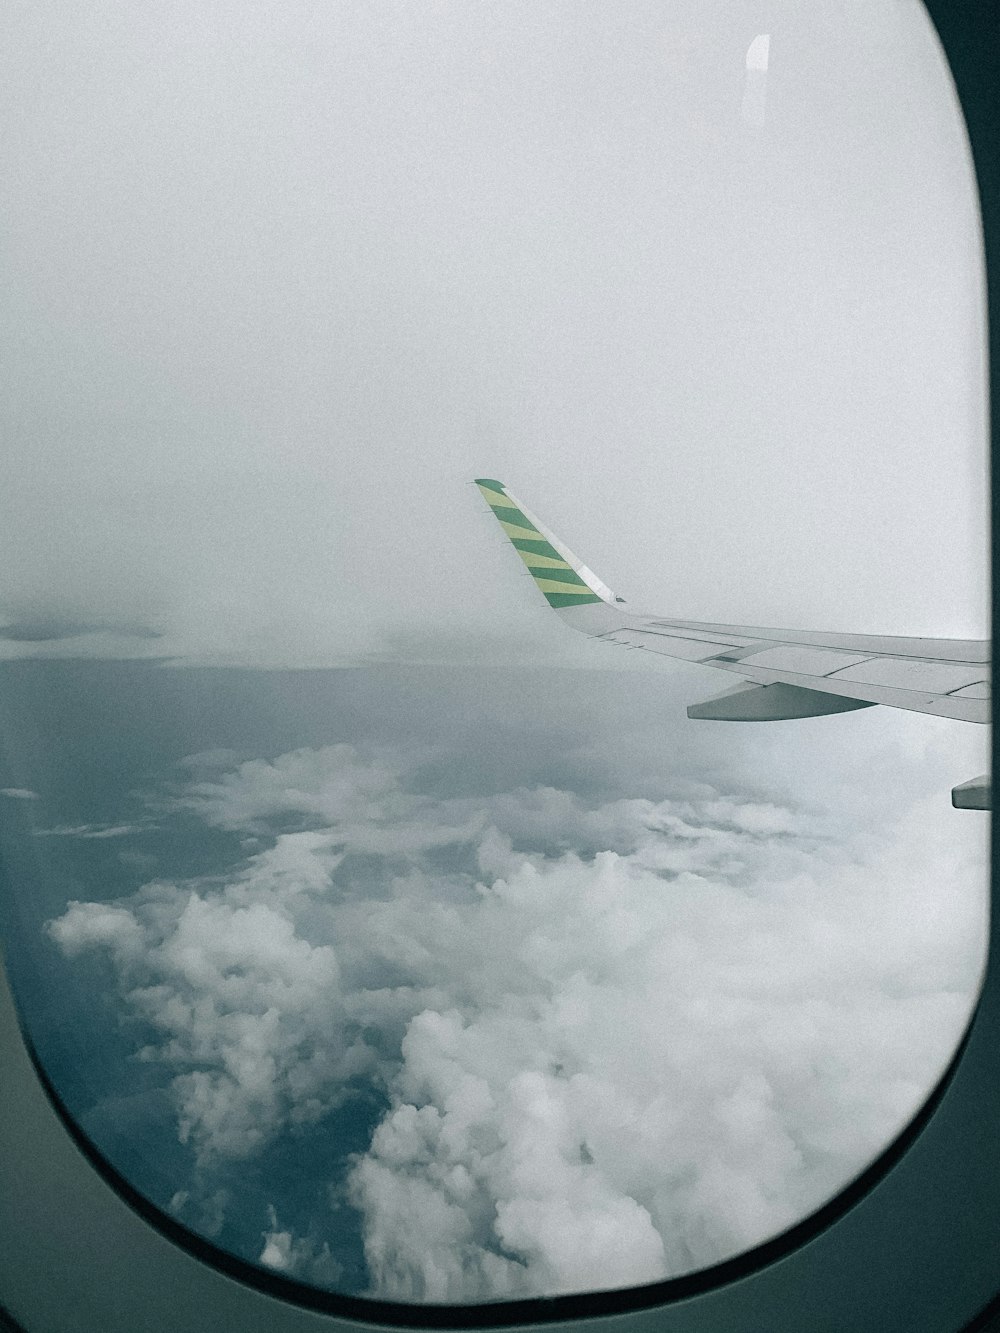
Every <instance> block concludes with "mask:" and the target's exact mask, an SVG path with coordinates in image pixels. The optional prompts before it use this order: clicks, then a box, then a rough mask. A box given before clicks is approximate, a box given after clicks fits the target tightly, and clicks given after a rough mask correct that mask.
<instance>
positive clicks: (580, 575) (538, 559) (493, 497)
mask: <svg viewBox="0 0 1000 1333" xmlns="http://www.w3.org/2000/svg"><path fill="white" fill-rule="evenodd" d="M476 485H477V486H478V487H479V490H480V493H481V494H482V497H483V499H484V500H485V501H486V503H487V504H488V505H489V507H490V508H491V509H492V510H493V513H494V514H495V515H496V517H497V519H498V521H499V523H500V526H501V527H502V528H503V530H504V532H505V533H506V534H507V536H508V538H509V539H510V542H511V545H512V546H513V547H514V549H515V550H516V551H517V553H518V555H519V556H520V557H521V559H522V560H523V561H524V563H525V564H526V565H527V567H528V572H529V574H530V575H531V577H532V578H533V579H534V580H535V582H536V583H537V585H538V588H539V591H540V592H541V593H542V594H543V595H544V597H545V600H546V601H547V602H548V604H549V606H551V607H554V608H555V609H556V610H560V609H561V608H563V607H566V606H583V605H585V604H586V603H588V602H612V603H613V602H615V601H616V600H617V601H620V600H621V599H620V598H616V597H615V595H614V593H613V592H612V591H611V589H610V588H609V587H608V586H607V584H606V583H602V582H601V580H600V579H599V578H598V577H597V575H596V574H594V573H593V571H592V570H589V569H588V568H587V566H586V565H585V564H583V563H582V562H581V561H580V560H578V559H577V558H576V556H575V555H574V554H573V552H572V551H570V550H569V549H568V547H565V546H564V545H563V544H562V542H561V541H560V540H559V539H558V537H556V536H555V534H554V533H551V532H550V531H549V530H548V528H546V527H545V526H544V525H543V524H542V523H541V522H540V521H539V520H538V519H537V518H535V516H534V514H532V513H531V512H530V510H528V509H526V508H525V506H524V505H523V504H521V502H520V500H515V498H514V497H513V496H512V495H511V493H510V491H508V490H507V488H506V487H505V486H504V484H503V482H500V481H493V480H492V479H491V478H489V477H477V478H476Z"/></svg>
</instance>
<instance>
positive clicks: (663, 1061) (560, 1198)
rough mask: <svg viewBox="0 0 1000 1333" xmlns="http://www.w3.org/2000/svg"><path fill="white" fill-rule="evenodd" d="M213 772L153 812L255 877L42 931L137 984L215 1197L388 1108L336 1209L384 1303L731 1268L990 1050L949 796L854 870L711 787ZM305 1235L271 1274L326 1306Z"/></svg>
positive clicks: (842, 847)
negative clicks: (205, 828)
mask: <svg viewBox="0 0 1000 1333" xmlns="http://www.w3.org/2000/svg"><path fill="white" fill-rule="evenodd" d="M420 758H421V760H423V759H425V758H426V756H423V755H422V756H421V757H420ZM226 762H227V760H226V756H217V757H216V759H215V760H213V762H212V763H207V762H206V763H202V764H200V765H194V764H192V765H190V766H189V768H188V772H189V773H192V774H194V776H195V780H193V781H189V782H187V783H186V784H185V786H184V787H183V788H182V789H181V790H179V791H175V792H174V793H173V795H172V796H171V797H170V798H169V800H167V799H165V801H164V804H166V805H169V804H171V803H172V805H173V808H181V809H183V810H185V811H186V812H188V813H191V812H195V813H197V814H198V815H199V816H200V818H201V819H202V820H203V821H204V822H205V823H206V824H208V825H211V826H213V827H218V828H224V829H228V830H231V831H234V832H245V833H248V834H253V835H255V836H259V837H261V838H262V839H264V840H265V841H266V842H267V843H268V844H269V845H267V846H265V848H264V850H261V851H259V852H257V853H256V854H254V855H251V856H249V857H248V858H247V859H246V860H245V861H243V862H242V863H241V864H240V865H239V866H237V867H235V868H234V869H233V870H232V871H230V872H228V873H227V874H225V875H223V876H220V877H215V878H201V879H195V880H189V881H183V882H156V883H152V884H149V885H147V886H145V887H144V888H143V889H142V890H140V891H139V893H137V894H135V895H133V896H132V897H130V898H128V899H124V900H122V901H120V902H118V903H109V904H108V903H106V904H99V903H72V904H70V905H69V907H68V909H67V911H66V912H65V913H64V914H63V915H62V916H61V917H59V918H58V919H57V920H56V921H54V922H52V923H51V925H50V930H51V932H52V935H53V937H54V938H55V940H56V941H57V943H59V944H60V946H61V947H62V948H63V949H64V950H65V951H66V952H67V953H70V954H71V953H75V952H79V951H80V950H82V949H86V948H101V949H104V950H106V951H107V952H108V954H109V956H110V957H111V958H112V960H113V961H114V964H115V966H116V969H117V973H118V978H119V983H120V986H121V988H122V992H123V994H124V996H125V998H126V1001H127V1004H128V1006H129V1008H130V1010H131V1011H132V1012H133V1013H134V1014H135V1015H137V1016H139V1017H142V1018H143V1019H145V1020H146V1022H147V1024H148V1025H149V1029H150V1033H151V1036H150V1039H149V1040H148V1042H147V1044H146V1046H145V1047H144V1049H143V1051H142V1057H143V1058H144V1059H146V1060H153V1061H158V1062H161V1063H163V1064H164V1065H165V1066H166V1067H167V1069H168V1070H169V1071H170V1073H171V1077H172V1089H173V1095H174V1098H175V1105H176V1114H177V1127H178V1133H179V1134H180V1136H181V1137H182V1138H183V1139H185V1140H186V1141H187V1142H189V1143H190V1144H191V1145H192V1146H193V1148H194V1149H195V1151H196V1154H197V1158H198V1163H199V1171H200V1173H201V1174H200V1176H199V1183H198V1185H197V1188H198V1189H199V1190H200V1191H202V1192H204V1193H207V1194H210V1193H211V1188H210V1187H211V1182H212V1180H213V1174H212V1173H213V1170H214V1169H215V1167H216V1166H217V1165H219V1166H221V1164H224V1163H227V1162H228V1163H233V1162H239V1161H246V1162H250V1161H255V1162H264V1161H266V1159H267V1154H268V1152H269V1150H271V1149H272V1148H273V1147H274V1146H275V1145H276V1144H278V1143H279V1141H280V1139H281V1137H282V1136H283V1135H285V1134H288V1133H291V1134H301V1133H306V1132H308V1131H309V1128H310V1126H318V1125H321V1124H322V1122H323V1118H324V1116H326V1115H327V1114H328V1113H329V1112H330V1111H331V1110H332V1109H334V1108H336V1107H337V1106H340V1105H342V1104H343V1103H344V1101H345V1100H346V1099H349V1098H350V1097H351V1096H352V1095H355V1094H356V1093H358V1091H359V1090H360V1089H362V1088H369V1089H370V1088H371V1087H373V1086H374V1087H375V1088H377V1089H379V1090H380V1093H381V1095H382V1096H383V1097H384V1105H385V1110H384V1113H382V1114H381V1116H380V1119H379V1121H378V1123H377V1125H376V1127H375V1130H374V1133H373V1135H372V1137H371V1141H370V1143H369V1144H368V1146H367V1147H366V1149H365V1150H364V1151H362V1152H360V1153H358V1154H356V1155H355V1157H354V1159H353V1161H352V1163H351V1165H350V1169H349V1172H348V1175H347V1178H346V1180H344V1179H341V1180H339V1181H336V1180H334V1181H331V1184H332V1186H333V1187H334V1188H335V1189H342V1190H344V1189H346V1193H347V1197H348V1198H349V1200H350V1202H352V1203H353V1204H354V1206H355V1207H356V1208H358V1209H359V1210H360V1213H361V1216H362V1225H363V1229H364V1245H365V1255H366V1259H367V1264H368V1269H369V1273H370V1279H371V1284H370V1291H371V1293H372V1294H375V1295H378V1296H381V1297H388V1298H392V1299H399V1300H414V1301H463V1302H474V1301H479V1300H489V1299H503V1298H507V1297H515V1296H522V1295H529V1294H534V1295H537V1294H556V1293H559V1292H569V1291H580V1290H588V1289H592V1288H594V1287H602V1288H610V1287H615V1286H622V1285H633V1284H637V1283H642V1282H648V1281H652V1280H655V1279H658V1278H662V1277H666V1276H669V1275H673V1274H677V1273H681V1272H685V1271H690V1270H691V1269H694V1268H698V1267H702V1266H704V1265H706V1264H710V1263H712V1262H715V1261H717V1260H720V1259H723V1258H725V1257H728V1256H730V1255H733V1254H735V1253H738V1252H739V1251H741V1250H743V1249H745V1248H747V1247H748V1246H750V1245H753V1244H755V1243H757V1242H759V1241H762V1240H764V1239H765V1238H766V1237H768V1236H770V1235H773V1234H775V1233H776V1232H777V1231H780V1230H781V1229H783V1228H784V1227H786V1226H788V1225H790V1224H791V1223H793V1222H794V1221H796V1220H797V1219H799V1218H801V1217H802V1216H804V1215H805V1214H807V1213H808V1212H810V1211H811V1210H813V1209H814V1208H816V1207H817V1206H818V1205H819V1204H821V1203H822V1202H823V1201H824V1200H825V1199H826V1198H828V1197H830V1195H832V1194H833V1193H834V1192H835V1191H836V1190H837V1189H838V1188H840V1187H841V1186H843V1185H844V1184H845V1183H846V1182H847V1181H848V1180H849V1179H851V1177H852V1176H854V1175H855V1174H856V1173H857V1172H858V1171H859V1170H861V1169H862V1168H863V1167H864V1165H865V1164H866V1163H867V1162H868V1161H869V1160H870V1159H871V1158H872V1157H873V1156H874V1155H875V1154H876V1153H877V1152H878V1151H879V1150H880V1149H881V1148H882V1147H883V1146H884V1145H885V1144H886V1143H887V1142H888V1141H889V1140H890V1139H891V1138H892V1136H893V1135H894V1134H895V1133H896V1132H897V1131H898V1130H899V1129H900V1128H901V1127H902V1125H903V1124H904V1123H905V1121H906V1120H907V1119H908V1117H909V1116H910V1115H911V1114H912V1113H913V1112H914V1111H915V1109H916V1108H917V1107H918V1105H919V1104H920V1102H921V1100H922V1099H923V1097H924V1096H925V1095H926V1093H927V1092H928V1091H929V1089H930V1087H931V1086H932V1084H933V1083H934V1081H935V1079H936V1077H937V1075H938V1073H939V1072H940V1070H941V1069H942V1068H943V1066H944V1064H945V1062H946V1061H947V1059H948V1057H949V1055H950V1053H951V1051H952V1050H953V1049H954V1046H955V1044H956V1042H957V1040H958V1038H959V1036H960V1034H961V1031H962V1028H963V1025H964V1023H965V1022H966V1020H967V1017H968V1014H969V1011H970V1007H971V1004H972V1001H973V996H974V993H975V989H976V985H977V982H978V977H979V971H980V968H981V964H982V957H983V947H984V943H983V942H984V913H985V884H986V872H985V865H986V862H985V841H984V833H983V830H982V829H981V827H980V825H979V824H973V823H972V822H970V821H969V819H967V818H964V817H956V816H955V814H954V812H953V811H952V810H951V809H950V808H949V807H948V805H947V801H946V800H945V799H942V797H941V795H940V793H936V794H935V795H934V796H933V797H931V798H927V799H924V798H919V799H917V800H915V801H910V802H909V806H908V808H904V809H903V810H902V811H901V812H897V814H896V816H895V818H894V820H893V821H892V822H890V823H887V824H886V825H885V826H884V827H883V828H882V829H881V831H874V830H873V829H872V828H870V827H868V828H865V829H864V831H863V832H861V833H858V834H856V835H855V836H853V837H852V838H848V839H843V838H838V837H835V836H833V834H834V833H837V832H838V831H840V832H842V829H839V826H838V825H837V824H836V822H835V821H834V822H831V821H830V820H829V819H827V818H826V817H824V816H822V815H819V814H809V813H808V812H804V811H802V810H799V809H795V808H793V807H792V806H791V805H789V804H783V803H781V802H780V801H778V800H770V801H755V800H747V799H745V798H742V797H739V796H737V795H735V794H733V793H730V792H728V791H726V790H724V789H722V788H721V787H720V788H717V789H712V788H710V787H709V786H708V785H707V784H704V783H703V784H702V785H701V788H700V790H701V795H700V796H690V797H688V798H687V799H680V798H668V799H662V800H654V799H650V798H645V797H644V798H620V797H619V798H610V799H609V798H608V797H607V796H597V795H595V796H592V797H589V798H585V797H583V796H581V795H580V794H579V793H576V792H573V791H570V790H566V789H562V788H557V787H553V786H535V787H516V786H515V787H511V788H510V789H507V790H501V791H497V792H492V793H489V794H485V795H479V796H466V795H459V796H439V797H434V796H429V795H427V794H426V792H424V791H421V789H420V788H421V782H420V780H419V779H420V765H419V764H418V763H416V762H415V761H414V759H413V757H412V756H411V758H410V760H409V761H406V760H405V759H404V758H403V757H401V756H400V754H399V753H397V752H394V751H392V750H391V749H385V750H382V751H378V752H375V751H371V752H363V751H361V750H359V749H357V748H355V747H352V746H348V745H334V746H328V747H325V748H321V749H315V750H305V749H302V750H296V751H292V752H289V753H288V754H285V755H281V756H279V757H278V758H276V759H274V760H273V761H265V760H250V761H247V762H243V763H236V762H233V761H230V766H229V767H226ZM288 830H290V831H288ZM189 1188H192V1189H194V1188H195V1186H189ZM271 1197H272V1198H277V1196H276V1195H275V1194H272V1196H271ZM274 1207H275V1208H276V1209H278V1210H279V1211H284V1210H285V1204H283V1203H281V1202H280V1201H279V1202H276V1203H275V1205H274ZM313 1225H314V1227H315V1228H316V1234H315V1235H313V1234H312V1233H310V1237H309V1239H308V1245H309V1246H310V1247H311V1248H310V1249H309V1250H308V1254H307V1253H306V1250H305V1249H303V1248H302V1247H301V1246H300V1247H299V1249H296V1244H297V1242H296V1241H295V1238H294V1236H293V1229H292V1228H290V1227H289V1226H288V1225H287V1224H286V1225H283V1226H279V1225H278V1222H277V1214H274V1215H273V1216H272V1219H271V1224H270V1227H269V1228H268V1230H267V1231H265V1232H264V1233H263V1246H262V1247H261V1248H260V1249H259V1251H256V1252H255V1254H254V1256H253V1257H255V1258H258V1259H259V1260H260V1262H263V1263H266V1264H268V1265H270V1266H272V1267H279V1268H283V1269H284V1271H301V1272H303V1273H306V1274H313V1277H312V1278H311V1280H317V1281H329V1282H330V1284H332V1285H336V1283H337V1281H338V1279H337V1277H336V1276H333V1277H329V1276H328V1277H327V1278H322V1277H321V1276H317V1274H319V1273H320V1272H321V1271H323V1272H327V1273H328V1274H330V1273H333V1270H334V1267H336V1265H335V1264H334V1263H333V1260H332V1259H331V1264H332V1265H333V1266H332V1267H331V1266H329V1265H328V1266H327V1268H326V1269H324V1268H323V1261H322V1255H323V1243H324V1242H323V1235H322V1219H321V1218H320V1219H314V1220H313ZM296 1254H300V1255H301V1256H302V1257H301V1258H300V1259H295V1255H296ZM296 1264H298V1265H299V1267H298V1268H297V1267H296ZM317 1265H318V1267H317Z"/></svg>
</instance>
